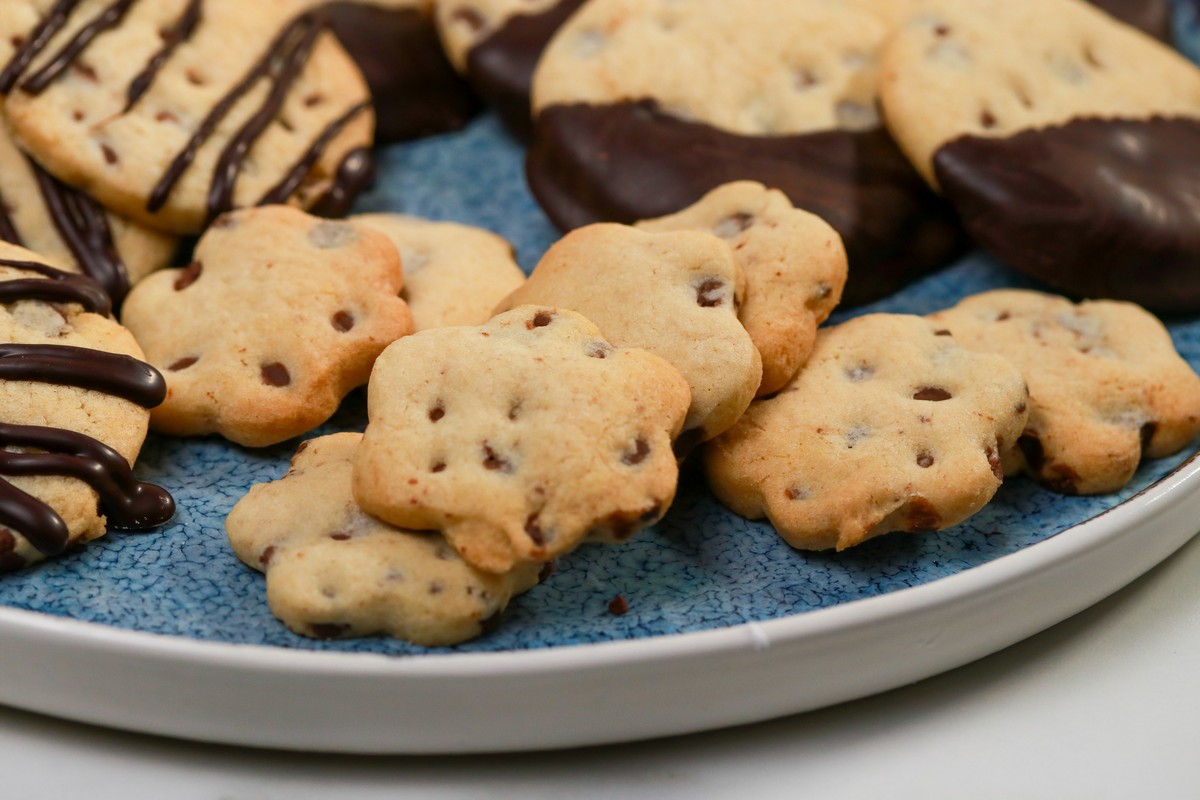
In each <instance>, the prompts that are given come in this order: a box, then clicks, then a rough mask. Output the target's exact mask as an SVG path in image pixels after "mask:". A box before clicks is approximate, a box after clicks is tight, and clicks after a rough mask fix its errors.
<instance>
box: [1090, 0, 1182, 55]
mask: <svg viewBox="0 0 1200 800" xmlns="http://www.w3.org/2000/svg"><path fill="white" fill-rule="evenodd" d="M1089 2H1091V4H1092V5H1094V6H1096V7H1097V8H1101V9H1103V10H1104V11H1106V12H1107V13H1109V14H1111V15H1112V16H1114V17H1116V18H1117V19H1119V20H1121V22H1124V23H1125V24H1126V25H1132V26H1133V27H1135V28H1140V29H1141V30H1143V31H1145V32H1146V33H1148V34H1150V35H1151V36H1153V37H1154V38H1155V39H1158V40H1160V41H1163V42H1167V43H1168V44H1169V43H1170V42H1171V38H1172V37H1171V3H1170V2H1169V0H1089Z"/></svg>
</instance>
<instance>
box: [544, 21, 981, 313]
mask: <svg viewBox="0 0 1200 800" xmlns="http://www.w3.org/2000/svg"><path fill="white" fill-rule="evenodd" d="M900 5H901V6H903V5H905V4H900ZM880 9H882V10H880ZM901 16H903V14H902V13H901V12H900V11H897V5H896V4H889V3H883V2H878V1H877V2H867V0H862V2H838V1H836V0H751V1H750V2H745V3H728V2H723V1H722V0H693V2H688V3H676V2H671V1H670V0H649V1H648V2H641V1H640V0H591V2H588V3H587V4H586V5H584V6H583V7H582V8H581V9H580V10H579V11H578V12H576V13H575V14H574V15H573V16H572V17H571V18H570V19H569V20H568V21H567V23H566V24H565V25H563V27H562V28H561V29H560V30H559V32H558V33H557V34H556V35H555V37H554V39H553V40H552V41H551V43H550V45H549V46H548V47H547V48H546V51H545V54H544V56H543V58H542V60H541V62H540V63H539V65H538V69H537V72H536V74H535V76H534V91H533V95H534V100H533V105H534V110H535V113H536V121H535V129H536V134H535V137H534V140H533V144H532V146H531V148H530V150H529V154H528V157H527V161H526V173H527V175H528V178H529V185H530V188H531V190H532V191H533V194H534V196H535V197H536V198H537V199H538V202H539V203H540V204H541V205H542V207H543V208H544V209H545V210H546V213H547V215H548V216H549V217H550V218H551V220H552V221H554V223H555V224H556V225H558V226H559V227H560V228H562V229H564V230H568V229H572V228H576V227H581V226H583V225H586V224H590V223H593V222H600V221H612V222H625V223H632V222H635V221H638V220H644V219H651V218H655V217H660V216H665V215H667V214H672V213H674V212H676V211H679V210H680V209H682V208H684V207H686V206H689V205H691V204H692V203H695V202H696V201H698V200H700V198H701V197H702V196H703V195H704V194H706V193H708V192H709V191H711V190H713V189H715V188H717V187H718V186H720V185H722V184H725V183H730V182H733V181H738V180H752V181H757V182H759V183H762V184H764V185H766V186H768V187H771V188H775V189H779V190H780V191H782V192H783V193H784V194H785V195H787V196H788V198H789V199H790V200H791V201H792V203H793V204H794V205H795V206H796V207H798V208H803V209H805V210H807V211H810V212H812V213H814V214H816V215H817V216H819V217H821V218H822V219H824V220H825V221H826V222H828V223H829V224H830V225H832V226H833V228H834V229H835V230H837V231H838V233H839V235H840V236H841V237H842V240H843V242H844V244H845V247H846V250H847V252H848V254H849V260H850V281H849V284H848V285H847V287H846V301H847V302H849V303H855V304H856V303H862V302H866V301H869V300H872V299H877V298H879V297H881V296H883V295H885V294H888V293H890V292H892V291H894V290H895V289H897V288H899V287H900V286H902V285H903V284H904V283H906V282H908V281H910V280H912V279H913V278H914V277H916V276H917V275H919V274H922V273H924V272H927V271H929V270H930V269H933V268H935V267H937V266H941V265H944V264H946V263H948V262H949V261H950V260H952V259H953V258H954V257H955V256H956V255H957V254H958V253H960V252H961V251H962V249H963V247H964V241H963V237H962V235H961V232H960V230H959V228H958V227H957V224H956V222H955V220H954V218H953V214H952V213H951V212H950V210H949V208H948V206H946V204H945V203H944V201H942V200H940V199H939V198H938V197H936V195H935V194H934V193H933V192H931V191H929V189H928V187H927V186H925V185H924V183H923V181H922V180H921V178H920V176H918V175H917V174H916V173H915V172H913V170H912V167H911V166H910V165H909V164H908V162H907V160H906V159H905V158H904V156H903V154H902V153H901V152H900V151H899V149H898V148H897V147H896V145H895V143H894V142H892V141H891V138H890V137H889V135H888V133H887V131H886V129H884V128H883V127H882V123H881V120H880V118H879V113H878V102H877V101H878V64H877V57H876V56H877V51H878V49H879V47H880V46H881V44H882V42H883V41H884V39H885V37H886V36H887V34H888V32H889V30H890V26H891V22H890V21H891V20H893V19H898V18H900V17H901Z"/></svg>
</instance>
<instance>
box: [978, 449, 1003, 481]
mask: <svg viewBox="0 0 1200 800" xmlns="http://www.w3.org/2000/svg"><path fill="white" fill-rule="evenodd" d="M983 454H984V455H986V456H987V460H988V466H989V467H991V468H992V474H993V475H995V476H996V479H997V480H1001V481H1002V480H1004V462H1003V461H1002V460H1001V458H1000V454H999V453H997V452H996V449H995V448H994V447H989V448H988V449H987V450H984V451H983Z"/></svg>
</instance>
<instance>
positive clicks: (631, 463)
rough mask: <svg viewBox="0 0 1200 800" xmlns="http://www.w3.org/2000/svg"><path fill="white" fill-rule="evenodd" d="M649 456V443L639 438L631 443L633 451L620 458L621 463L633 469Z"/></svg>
mask: <svg viewBox="0 0 1200 800" xmlns="http://www.w3.org/2000/svg"><path fill="white" fill-rule="evenodd" d="M648 455H650V443H649V442H647V441H646V440H645V439H643V438H642V437H641V436H639V437H638V438H637V440H636V441H635V442H634V443H633V450H632V451H631V452H628V453H626V454H625V455H623V456H621V463H622V464H624V465H625V466H627V467H635V466H637V465H638V464H641V463H642V462H643V461H645V460H646V456H648Z"/></svg>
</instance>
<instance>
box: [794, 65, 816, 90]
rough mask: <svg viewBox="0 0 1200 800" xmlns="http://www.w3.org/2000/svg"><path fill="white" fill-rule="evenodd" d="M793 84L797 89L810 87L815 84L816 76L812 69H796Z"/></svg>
mask: <svg viewBox="0 0 1200 800" xmlns="http://www.w3.org/2000/svg"><path fill="white" fill-rule="evenodd" d="M795 84H796V88H797V89H811V88H812V87H814V86H816V85H817V76H816V75H815V74H813V71H812V70H809V69H798V70H796V80H795Z"/></svg>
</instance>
